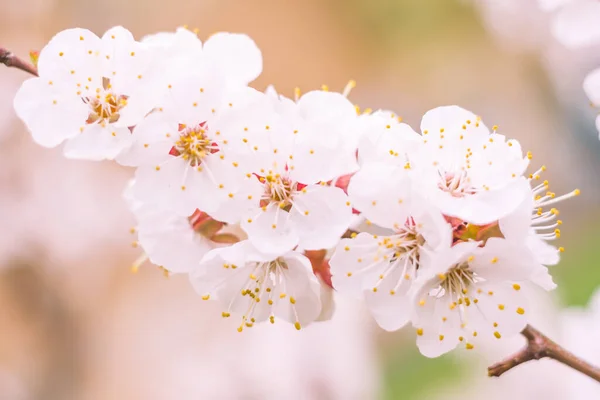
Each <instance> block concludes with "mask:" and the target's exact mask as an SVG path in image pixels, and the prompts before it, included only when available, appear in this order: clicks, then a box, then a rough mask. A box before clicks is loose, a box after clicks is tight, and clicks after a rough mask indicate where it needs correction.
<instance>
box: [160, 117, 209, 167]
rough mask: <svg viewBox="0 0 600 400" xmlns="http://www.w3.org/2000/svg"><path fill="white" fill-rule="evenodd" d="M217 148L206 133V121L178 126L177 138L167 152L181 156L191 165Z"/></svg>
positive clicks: (198, 163)
mask: <svg viewBox="0 0 600 400" xmlns="http://www.w3.org/2000/svg"><path fill="white" fill-rule="evenodd" d="M218 150H219V148H218V146H217V145H216V144H215V143H213V141H212V140H211V139H210V138H209V137H208V135H207V127H206V122H202V123H200V124H198V125H196V126H194V127H187V126H186V125H183V124H181V125H180V126H179V139H178V140H177V142H175V145H174V146H173V147H172V148H171V150H170V151H169V154H171V155H173V156H176V157H182V158H183V159H184V160H186V161H188V162H189V164H190V165H191V166H192V167H196V166H198V165H200V164H201V163H202V159H203V158H204V157H206V156H207V155H208V154H211V153H215V152H217V151H218Z"/></svg>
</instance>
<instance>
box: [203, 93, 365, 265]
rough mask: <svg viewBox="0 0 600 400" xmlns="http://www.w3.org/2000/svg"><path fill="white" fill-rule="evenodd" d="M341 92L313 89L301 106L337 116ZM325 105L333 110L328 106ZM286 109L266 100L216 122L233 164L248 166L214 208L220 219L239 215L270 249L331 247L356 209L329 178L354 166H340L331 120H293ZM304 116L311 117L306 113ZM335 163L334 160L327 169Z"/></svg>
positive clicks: (255, 238)
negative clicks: (242, 180)
mask: <svg viewBox="0 0 600 400" xmlns="http://www.w3.org/2000/svg"><path fill="white" fill-rule="evenodd" d="M338 95H339V94H335V93H329V92H314V94H311V93H308V94H306V95H305V96H303V97H302V98H301V99H300V100H299V102H298V107H299V108H300V109H302V110H304V109H306V110H310V112H309V111H306V113H307V114H310V113H311V112H312V113H314V114H318V112H317V111H316V110H315V109H317V108H318V107H319V106H320V107H322V108H323V109H322V110H320V111H319V112H320V113H322V114H323V115H325V114H327V113H328V112H329V113H331V114H332V115H334V116H336V118H337V113H339V112H340V111H339V110H338V108H340V105H339V103H340V101H342V100H340V98H339V96H338ZM340 96H341V95H340ZM342 99H343V101H346V99H345V98H343V97H342ZM328 105H331V107H332V110H330V111H327V107H328ZM293 107H296V106H295V105H294V106H293ZM342 108H343V107H342ZM286 113H287V112H286V111H282V110H280V109H278V106H277V104H276V103H275V104H274V103H273V102H272V101H270V100H268V99H266V101H265V99H263V100H261V101H260V102H257V103H254V104H253V105H252V107H247V108H245V109H239V110H238V111H237V112H232V115H229V117H228V118H227V121H226V122H225V121H223V122H224V124H223V125H220V126H219V129H220V132H221V136H222V137H227V138H228V139H227V140H228V143H227V144H226V146H225V151H231V152H233V153H235V154H236V155H237V157H238V159H237V160H236V162H239V165H238V167H236V169H238V170H241V171H243V172H244V173H245V177H246V180H245V181H244V182H242V183H240V184H239V185H238V186H237V187H236V188H234V189H232V190H231V191H230V192H229V191H227V192H226V193H228V195H227V198H225V199H224V200H223V201H222V203H221V206H220V208H219V209H218V210H217V211H215V212H214V213H212V215H213V216H214V217H215V218H217V219H220V220H222V221H235V220H238V221H239V220H241V226H242V228H243V229H244V230H245V231H246V232H247V233H248V237H249V240H250V241H251V242H252V244H253V245H254V246H255V247H256V248H257V249H259V250H260V251H262V252H265V253H281V252H283V251H288V250H291V249H293V248H294V247H296V246H299V247H300V248H302V249H306V250H319V249H323V248H330V247H333V246H335V245H336V244H337V242H338V241H339V238H340V236H341V235H342V234H343V233H344V232H345V231H346V230H347V229H348V226H349V225H350V222H351V220H352V208H351V205H350V202H349V201H348V198H347V196H346V194H345V193H344V191H343V190H342V189H340V188H338V187H334V186H329V185H327V184H325V180H331V179H333V178H334V177H335V176H336V174H338V173H342V172H344V171H347V172H349V171H351V169H338V168H337V167H339V166H341V165H344V164H345V163H346V161H347V158H346V153H345V152H344V150H343V149H338V151H334V150H335V147H330V146H333V144H332V143H339V141H338V139H339V138H338V137H336V136H334V135H336V133H335V132H331V131H328V130H327V129H326V127H329V126H331V124H327V123H325V122H323V123H322V124H321V123H315V124H313V123H312V122H310V123H309V122H307V120H304V119H302V120H301V121H303V122H298V121H297V120H295V119H292V121H296V124H297V125H294V124H292V123H290V122H289V121H290V120H288V119H287V118H285V116H286V115H287V114H286ZM352 113H354V111H353V109H352ZM299 115H301V116H302V115H304V116H306V114H305V113H304V112H303V113H300V114H299ZM353 115H354V114H353ZM298 118H300V117H298ZM322 118H323V119H325V117H324V116H323V117H322ZM333 120H335V118H334V119H333ZM313 122H314V121H313ZM295 127H296V128H299V129H306V132H302V131H301V130H299V129H295ZM329 135H331V136H332V137H330V136H329ZM352 154H354V152H352ZM336 160H338V161H336ZM353 163H354V164H355V163H356V161H355V160H354V161H353ZM330 164H331V165H336V166H337V167H335V168H329V165H330ZM347 166H348V165H347ZM348 167H349V168H352V167H350V166H348ZM226 189H227V188H226Z"/></svg>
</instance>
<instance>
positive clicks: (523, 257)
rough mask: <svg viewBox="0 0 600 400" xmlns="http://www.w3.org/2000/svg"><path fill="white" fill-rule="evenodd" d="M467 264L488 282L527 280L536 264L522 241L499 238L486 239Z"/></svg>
mask: <svg viewBox="0 0 600 400" xmlns="http://www.w3.org/2000/svg"><path fill="white" fill-rule="evenodd" d="M469 265H470V267H471V269H472V270H473V271H475V272H476V273H477V274H478V275H479V276H481V277H482V278H484V279H486V281H488V282H502V281H523V280H527V279H528V278H529V277H530V276H531V274H532V272H533V270H534V268H536V266H538V264H537V263H536V260H535V259H534V257H533V254H532V253H531V252H530V250H529V248H528V247H527V246H526V245H525V244H524V243H522V242H521V243H516V242H512V241H509V240H506V239H501V238H490V239H488V240H487V241H486V243H485V246H484V247H483V248H480V249H478V250H477V252H476V253H475V256H474V260H473V261H472V262H471V263H470V264H469Z"/></svg>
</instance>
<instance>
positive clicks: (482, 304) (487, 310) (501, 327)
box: [469, 282, 528, 339]
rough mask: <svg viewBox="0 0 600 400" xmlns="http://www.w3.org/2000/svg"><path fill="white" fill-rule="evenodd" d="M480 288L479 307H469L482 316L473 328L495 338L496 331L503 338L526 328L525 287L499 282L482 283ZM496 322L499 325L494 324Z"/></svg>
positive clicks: (526, 305) (475, 316) (526, 306)
mask: <svg viewBox="0 0 600 400" xmlns="http://www.w3.org/2000/svg"><path fill="white" fill-rule="evenodd" d="M517 287H518V286H517ZM478 289H480V290H481V293H480V294H479V295H478V296H477V299H478V302H477V308H471V307H472V306H471V307H469V308H470V309H469V311H472V312H473V314H476V311H477V312H479V314H480V315H479V316H477V315H474V316H473V318H477V317H480V320H478V322H477V324H476V325H475V326H472V328H473V329H476V330H477V331H478V332H479V333H480V334H481V335H482V336H483V335H487V336H488V337H489V338H494V332H498V333H500V336H501V337H500V339H501V338H506V337H510V336H512V335H515V334H517V333H519V332H521V331H522V330H523V328H525V325H526V324H527V317H528V304H527V299H526V297H525V295H524V293H523V290H524V288H520V289H519V290H516V289H515V287H513V284H512V283H510V282H499V283H497V284H487V285H481V286H478ZM490 293H491V294H490ZM475 310H476V311H475ZM481 324H483V325H481ZM495 324H497V326H494V325H495ZM472 325H473V324H472Z"/></svg>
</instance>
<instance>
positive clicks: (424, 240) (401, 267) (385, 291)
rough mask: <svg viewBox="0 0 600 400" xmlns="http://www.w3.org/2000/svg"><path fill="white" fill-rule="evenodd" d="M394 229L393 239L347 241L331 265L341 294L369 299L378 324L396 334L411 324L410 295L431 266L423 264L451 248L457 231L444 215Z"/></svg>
mask: <svg viewBox="0 0 600 400" xmlns="http://www.w3.org/2000/svg"><path fill="white" fill-rule="evenodd" d="M390 220H391V219H390ZM388 227H389V228H391V229H393V231H394V232H393V234H392V235H372V234H370V233H366V232H362V233H359V234H358V235H357V236H356V237H355V238H352V239H342V240H341V241H340V243H339V244H338V246H337V247H336V249H335V253H334V255H333V256H332V258H331V260H330V262H329V263H330V265H331V273H332V282H333V286H334V287H335V288H336V290H338V291H339V292H340V293H342V294H350V295H353V296H354V297H357V298H364V300H365V302H366V304H367V307H368V308H369V311H370V312H371V313H372V314H373V317H374V318H375V320H376V321H377V323H378V324H379V325H380V326H381V327H382V328H384V329H386V330H396V329H399V328H401V327H402V326H404V325H405V324H406V323H407V322H408V321H409V320H410V316H411V313H412V304H411V302H410V297H409V296H408V293H409V292H410V289H411V287H412V285H413V282H414V281H415V279H416V278H417V276H418V275H420V274H421V273H423V269H424V268H426V267H427V266H426V265H423V264H422V263H421V261H420V260H421V259H422V257H423V256H422V254H423V252H430V251H436V249H437V248H447V247H449V246H450V243H451V240H452V232H451V229H450V225H449V224H448V223H446V221H445V220H444V219H443V217H442V216H441V215H439V214H432V215H426V214H423V215H417V216H415V217H409V218H408V219H407V220H406V222H405V223H404V224H402V225H395V226H388ZM425 272H426V271H425Z"/></svg>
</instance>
